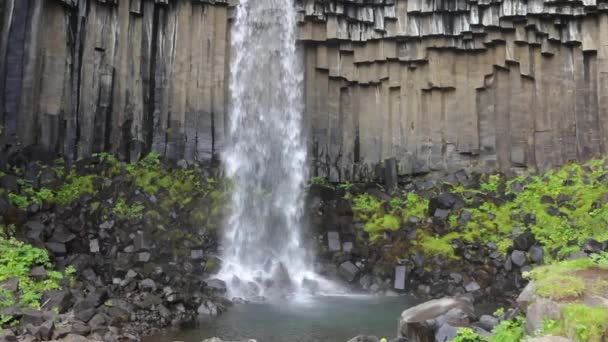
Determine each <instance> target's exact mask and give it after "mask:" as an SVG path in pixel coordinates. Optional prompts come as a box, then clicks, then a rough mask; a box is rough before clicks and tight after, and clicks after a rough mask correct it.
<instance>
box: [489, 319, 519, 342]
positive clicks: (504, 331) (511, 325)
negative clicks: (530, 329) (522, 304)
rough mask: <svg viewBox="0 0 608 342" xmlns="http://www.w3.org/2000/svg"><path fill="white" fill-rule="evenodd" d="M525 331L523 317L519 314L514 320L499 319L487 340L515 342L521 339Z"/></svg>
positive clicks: (492, 341) (490, 341)
mask: <svg viewBox="0 0 608 342" xmlns="http://www.w3.org/2000/svg"><path fill="white" fill-rule="evenodd" d="M525 336H526V333H525V332H524V317H523V316H519V317H517V318H515V319H514V320H505V321H501V322H500V323H499V324H498V325H497V326H496V327H494V329H493V330H492V335H490V337H489V339H488V341H489V342H515V341H522V340H524V337H525Z"/></svg>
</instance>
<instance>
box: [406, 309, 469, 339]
mask: <svg viewBox="0 0 608 342" xmlns="http://www.w3.org/2000/svg"><path fill="white" fill-rule="evenodd" d="M452 309H459V310H461V311H462V312H463V313H465V314H466V315H467V316H468V317H474V316H475V314H474V312H475V311H474V308H473V304H472V303H471V302H470V301H468V300H467V299H464V298H441V299H434V300H431V301H428V302H425V303H422V304H419V305H416V306H414V307H412V308H409V309H407V310H405V311H403V313H401V317H400V318H399V336H401V337H405V338H408V339H409V341H411V342H417V341H433V340H434V339H435V333H434V329H433V326H434V325H435V324H436V322H435V321H434V319H436V318H438V317H439V316H442V315H444V314H446V313H447V312H449V311H450V310H452ZM429 320H433V325H430V324H429V322H428V321H429ZM446 329H447V328H446Z"/></svg>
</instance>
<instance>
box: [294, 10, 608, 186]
mask: <svg viewBox="0 0 608 342" xmlns="http://www.w3.org/2000/svg"><path fill="white" fill-rule="evenodd" d="M302 5H303V13H302V16H303V19H302V20H303V21H304V23H303V25H302V27H301V35H300V39H301V41H302V42H304V44H305V46H306V56H305V61H306V62H305V63H306V72H307V83H306V94H307V98H306V108H307V115H308V117H309V118H310V120H311V122H312V130H311V139H310V143H311V145H312V150H313V151H315V154H314V159H313V160H314V165H313V167H314V168H315V171H316V172H317V173H318V174H321V175H328V176H330V178H331V179H349V178H355V179H357V178H366V177H368V176H369V175H371V174H373V173H374V172H375V171H374V170H375V168H374V165H376V164H378V163H380V162H383V161H384V160H386V159H387V158H391V157H395V158H396V159H397V160H398V162H399V163H398V165H399V173H400V174H408V173H418V172H428V171H433V170H446V169H457V168H461V167H472V166H473V167H479V168H481V169H484V170H488V169H490V170H492V169H494V170H495V169H498V170H503V171H506V170H510V169H513V168H524V167H530V168H539V169H544V168H547V167H549V166H553V165H559V164H562V163H564V162H566V161H569V160H574V159H585V158H589V157H591V156H596V155H600V154H604V153H606V149H607V148H608V140H607V139H608V135H607V132H606V128H608V102H607V99H608V97H607V95H606V94H608V83H607V82H608V81H607V80H608V79H607V78H606V77H607V75H608V74H607V73H606V71H607V70H608V59H607V57H608V55H607V54H608V15H607V13H606V12H607V9H608V2H606V1H599V0H598V1H595V0H589V1H568V2H555V1H543V0H528V1H520V0H500V1H489V0H468V1H464V0H463V1H460V0H457V1H456V0H455V1H426V0H377V1H319V0H316V1H313V0H302Z"/></svg>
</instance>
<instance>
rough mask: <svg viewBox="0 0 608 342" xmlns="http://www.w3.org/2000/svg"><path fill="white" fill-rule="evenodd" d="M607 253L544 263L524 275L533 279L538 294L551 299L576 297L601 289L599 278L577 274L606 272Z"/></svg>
mask: <svg viewBox="0 0 608 342" xmlns="http://www.w3.org/2000/svg"><path fill="white" fill-rule="evenodd" d="M607 254H608V253H602V254H600V255H598V256H595V257H593V258H583V259H576V260H566V261H561V262H557V263H552V264H549V265H544V266H541V267H537V268H535V269H534V270H532V271H530V272H528V273H527V274H525V276H526V277H527V278H529V279H532V280H533V281H534V284H535V290H536V294H538V295H539V296H542V297H545V298H550V299H553V300H564V299H576V298H579V297H581V296H582V295H583V294H584V293H586V292H594V291H597V290H603V288H602V287H603V286H605V283H602V282H601V279H600V278H594V277H591V278H590V279H586V278H585V277H583V276H580V275H579V274H580V272H581V271H585V270H592V271H598V272H601V271H606V272H608V257H607V256H606V255H607ZM598 281H599V282H600V283H599V285H600V287H599V288H598V287H597V285H598ZM602 285H603V286H602Z"/></svg>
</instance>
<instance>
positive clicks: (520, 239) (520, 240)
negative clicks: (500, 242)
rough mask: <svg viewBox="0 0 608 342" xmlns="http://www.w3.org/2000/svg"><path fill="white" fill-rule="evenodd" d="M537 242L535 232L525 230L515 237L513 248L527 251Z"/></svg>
mask: <svg viewBox="0 0 608 342" xmlns="http://www.w3.org/2000/svg"><path fill="white" fill-rule="evenodd" d="M535 243H536V239H535V238H534V234H532V233H531V232H524V233H521V234H519V235H518V236H517V237H515V239H513V248H514V249H517V250H520V251H527V250H529V249H530V247H532V246H533V245H534V244H535Z"/></svg>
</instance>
